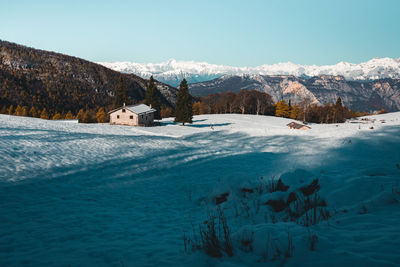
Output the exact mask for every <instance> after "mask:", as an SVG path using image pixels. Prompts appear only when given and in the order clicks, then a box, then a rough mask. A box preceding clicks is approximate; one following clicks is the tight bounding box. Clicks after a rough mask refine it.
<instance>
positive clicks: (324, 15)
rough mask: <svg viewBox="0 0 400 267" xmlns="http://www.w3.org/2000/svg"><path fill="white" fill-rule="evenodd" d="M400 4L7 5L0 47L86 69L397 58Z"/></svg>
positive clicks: (0, 11)
mask: <svg viewBox="0 0 400 267" xmlns="http://www.w3.org/2000/svg"><path fill="white" fill-rule="evenodd" d="M399 11H400V1H397V0H380V1H378V0H376V1H372V0H363V1H361V0H360V1H358V0H353V1H352V0H347V1H342V0H335V1H333V0H332V1H328V0H309V1H306V0H304V1H294V0H271V1H266V0H265V1H251V0H248V1H235V0H226V1H224V0H220V1H218V0H214V1H190V0H187V1H183V0H182V1H174V0H168V1H161V0H160V1H118V0H115V1H100V0H99V1H74V0H70V1H40V0H38V1H23V0H21V1H15V0H13V1H9V0H0V39H2V40H7V41H12V42H16V43H20V44H24V45H28V46H31V47H34V48H40V49H45V50H51V51H56V52H62V53H65V54H69V55H73V56H77V57H81V58H85V59H87V60H91V61H134V62H161V61H165V60H168V59H170V58H175V59H178V60H195V61H206V62H209V63H215V64H225V65H233V66H257V65H261V64H273V63H278V62H287V61H291V62H294V63H298V64H317V65H324V64H335V63H337V62H339V61H348V62H352V63H359V62H362V61H367V60H369V59H371V58H373V57H393V58H399V57H400V49H399V48H400V15H399V13H398V12H399Z"/></svg>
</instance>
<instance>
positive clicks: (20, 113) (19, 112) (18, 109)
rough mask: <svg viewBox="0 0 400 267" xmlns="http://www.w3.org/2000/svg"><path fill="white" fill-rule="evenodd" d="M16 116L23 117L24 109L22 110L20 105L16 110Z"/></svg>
mask: <svg viewBox="0 0 400 267" xmlns="http://www.w3.org/2000/svg"><path fill="white" fill-rule="evenodd" d="M14 115H15V116H21V115H22V108H21V106H20V105H18V106H17V108H16V109H15V112H14Z"/></svg>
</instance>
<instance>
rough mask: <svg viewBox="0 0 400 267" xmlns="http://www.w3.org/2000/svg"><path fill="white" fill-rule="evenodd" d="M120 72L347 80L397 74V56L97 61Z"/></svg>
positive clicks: (172, 77) (162, 77)
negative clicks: (236, 63) (312, 60)
mask: <svg viewBox="0 0 400 267" xmlns="http://www.w3.org/2000/svg"><path fill="white" fill-rule="evenodd" d="M98 63H99V64H101V65H103V66H106V67H108V68H110V69H113V70H116V71H120V72H123V73H134V74H136V75H139V76H140V77H142V78H149V77H150V76H151V75H153V76H154V78H155V79H157V80H158V81H161V82H164V83H166V84H169V85H172V86H178V85H179V83H180V81H181V80H182V79H183V78H186V80H187V81H188V83H197V82H204V81H209V80H212V79H215V78H219V77H221V76H223V75H227V74H229V75H241V74H257V75H293V76H297V77H303V78H309V77H314V76H320V75H334V76H343V77H344V78H345V79H346V80H348V81H370V80H376V79H384V78H393V79H399V78H400V58H398V59H393V58H374V59H371V60H369V61H367V62H363V63H359V64H353V63H348V62H339V63H338V64H336V65H325V66H317V65H309V66H307V65H299V64H294V63H291V62H287V63H278V64H273V65H262V66H258V67H231V66H224V65H215V64H209V63H206V62H195V61H177V60H175V59H170V60H168V61H166V62H162V63H134V62H114V63H108V62H98Z"/></svg>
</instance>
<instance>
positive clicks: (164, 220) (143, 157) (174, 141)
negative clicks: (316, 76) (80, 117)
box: [0, 112, 400, 266]
mask: <svg viewBox="0 0 400 267" xmlns="http://www.w3.org/2000/svg"><path fill="white" fill-rule="evenodd" d="M290 121H291V120H288V119H282V118H276V117H266V116H253V115H237V114H229V115H201V116H195V118H194V123H193V124H192V125H187V126H180V125H176V124H174V123H173V122H172V119H165V120H164V121H163V125H162V126H159V127H152V128H142V127H126V126H115V125H108V124H75V123H69V122H62V121H46V120H41V119H34V118H23V117H14V116H7V115H0V162H1V163H2V167H1V168H0V236H1V239H0V265H1V266H47V265H50V266H68V265H71V266H171V265H174V266H187V265H189V264H190V265H192V266H204V265H207V266H208V265H210V266H264V265H266V264H270V265H271V266H277V265H281V264H286V265H288V266H298V265H307V266H309V265H328V266H339V265H340V266H342V265H357V266H364V265H365V266H386V265H387V266H398V265H400V254H399V253H398V251H400V225H399V223H398V222H399V219H400V204H399V201H400V165H399V164H400V152H399V151H400V113H399V112H398V113H390V114H383V115H376V116H370V117H365V118H362V119H360V120H354V121H349V122H347V123H344V124H331V125H314V124H312V125H311V128H312V129H311V130H307V131H299V130H290V129H287V128H286V124H287V123H289V122H290ZM279 178H281V182H282V183H283V185H284V186H283V188H284V189H279V186H278V189H277V188H273V187H274V186H271V185H275V187H276V185H277V181H278V179H279ZM315 181H317V185H316V184H315ZM313 182H314V184H313ZM312 185H314V187H313V192H311V193H310V195H308V193H307V190H308V189H310V188H312ZM315 185H316V186H315ZM271 188H272V190H271ZM281 188H282V186H281ZM307 188H308V189H307ZM291 195H292V196H293V195H294V196H296V200H295V201H293V202H290V203H289V199H290V198H291ZM307 199H308V200H307ZM314 199H316V202H315V203H317V202H318V203H319V204H318V205H315V208H314V209H308V210H305V211H306V212H304V210H303V212H301V211H300V209H301V208H302V207H303V208H304V203H306V202H307V201H313V200H314ZM317 199H318V201H317ZM218 200H220V201H218ZM279 201H280V202H279ZM216 202H220V204H218V205H217V204H216ZM278 202H279V203H284V204H285V206H283V207H281V208H279V207H276V205H273V203H278ZM268 203H269V204H268ZM287 203H289V204H287ZM302 205H303V206H302ZM296 207H297V213H296ZM218 209H220V210H221V211H222V212H223V214H224V216H225V218H226V221H227V224H228V226H229V228H230V233H231V238H232V244H233V249H234V251H233V252H234V253H233V254H234V255H233V256H232V257H229V256H228V255H226V253H225V252H223V256H222V257H221V258H211V257H208V256H207V255H206V253H205V252H204V251H202V250H195V251H191V249H187V251H186V252H185V247H184V236H185V237H186V238H187V239H190V240H192V241H193V240H195V239H196V236H197V238H198V233H199V231H198V229H199V227H203V229H204V227H205V226H206V225H207V223H209V221H210V216H211V215H213V214H215V213H216V212H217V210H218ZM314 214H317V216H316V219H315V220H314V219H313V215H314ZM310 218H311V219H310ZM249 244H250V245H249Z"/></svg>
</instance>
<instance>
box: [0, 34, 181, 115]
mask: <svg viewBox="0 0 400 267" xmlns="http://www.w3.org/2000/svg"><path fill="white" fill-rule="evenodd" d="M120 75H122V76H123V79H124V82H125V84H126V86H127V88H128V97H129V101H130V102H131V103H135V102H138V101H141V100H143V99H144V96H145V88H146V82H147V80H145V79H143V78H140V77H138V76H136V75H134V74H121V73H119V72H117V71H114V70H110V69H108V68H106V67H104V66H101V65H98V64H96V63H92V62H89V61H86V60H83V59H80V58H76V57H72V56H67V55H63V54H60V53H55V52H49V51H43V50H38V49H33V48H29V47H26V46H22V45H17V44H14V43H10V42H6V41H0V104H5V105H10V104H13V105H14V106H16V105H18V104H19V105H25V106H28V107H30V106H37V107H45V108H46V109H47V110H52V111H58V112H61V111H67V110H71V111H73V112H75V113H76V112H77V110H79V109H80V108H89V109H95V108H98V107H102V106H103V107H104V106H108V105H110V104H112V102H113V95H114V89H115V88H116V85H117V82H118V78H119V77H120ZM157 86H158V88H159V90H160V92H161V94H162V95H163V102H164V103H165V104H169V105H172V104H173V103H174V102H175V99H176V89H175V88H173V87H171V86H168V85H166V84H163V83H159V82H157Z"/></svg>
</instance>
